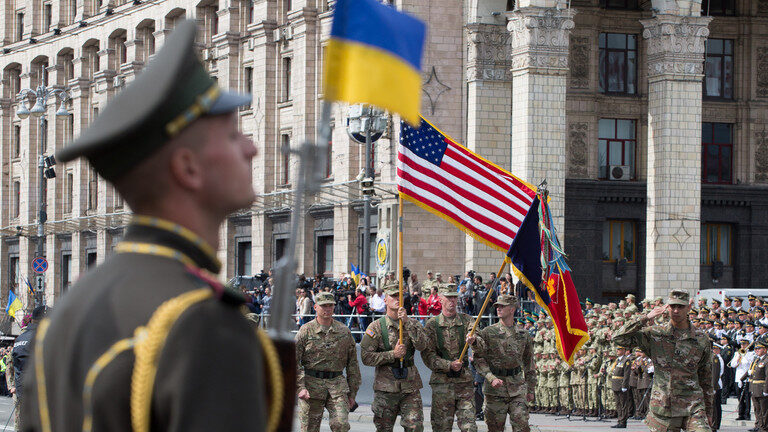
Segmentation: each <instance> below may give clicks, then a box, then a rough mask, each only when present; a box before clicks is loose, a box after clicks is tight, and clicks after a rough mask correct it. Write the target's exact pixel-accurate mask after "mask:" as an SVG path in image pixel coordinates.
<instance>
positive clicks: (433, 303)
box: [427, 286, 443, 315]
mask: <svg viewBox="0 0 768 432" xmlns="http://www.w3.org/2000/svg"><path fill="white" fill-rule="evenodd" d="M427 307H428V310H429V314H430V315H440V312H441V311H442V310H443V305H442V304H440V297H438V295H437V287H436V286H433V287H432V293H431V294H430V295H429V298H428V299H427Z"/></svg>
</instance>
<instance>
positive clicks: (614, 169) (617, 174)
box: [608, 165, 631, 181]
mask: <svg viewBox="0 0 768 432" xmlns="http://www.w3.org/2000/svg"><path fill="white" fill-rule="evenodd" d="M608 168H609V169H608V177H609V178H610V179H611V180H624V181H627V180H629V179H630V177H631V174H630V168H629V165H610V166H609V167H608Z"/></svg>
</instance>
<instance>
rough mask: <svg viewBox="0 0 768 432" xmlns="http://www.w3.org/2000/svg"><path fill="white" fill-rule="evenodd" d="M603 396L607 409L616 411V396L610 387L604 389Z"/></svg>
mask: <svg viewBox="0 0 768 432" xmlns="http://www.w3.org/2000/svg"><path fill="white" fill-rule="evenodd" d="M603 395H604V396H605V402H604V404H605V409H607V410H609V411H616V395H614V394H613V391H611V389H610V388H608V387H604V388H603Z"/></svg>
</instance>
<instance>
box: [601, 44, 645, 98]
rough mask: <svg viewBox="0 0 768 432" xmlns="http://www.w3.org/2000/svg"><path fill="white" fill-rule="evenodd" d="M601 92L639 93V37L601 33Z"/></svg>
mask: <svg viewBox="0 0 768 432" xmlns="http://www.w3.org/2000/svg"><path fill="white" fill-rule="evenodd" d="M599 47H600V83H599V84H600V92H601V93H618V94H636V93H637V35H632V34H623V33H601V34H600V40H599Z"/></svg>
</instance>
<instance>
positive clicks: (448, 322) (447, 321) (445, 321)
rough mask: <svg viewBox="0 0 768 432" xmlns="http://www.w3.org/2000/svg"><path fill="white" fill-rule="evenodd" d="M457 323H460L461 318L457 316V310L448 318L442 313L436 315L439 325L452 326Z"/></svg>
mask: <svg viewBox="0 0 768 432" xmlns="http://www.w3.org/2000/svg"><path fill="white" fill-rule="evenodd" d="M457 324H461V318H459V313H458V312H456V315H454V316H453V318H448V317H446V316H445V315H443V314H442V313H441V314H440V315H438V316H437V325H439V326H440V327H452V326H455V325H457Z"/></svg>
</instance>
